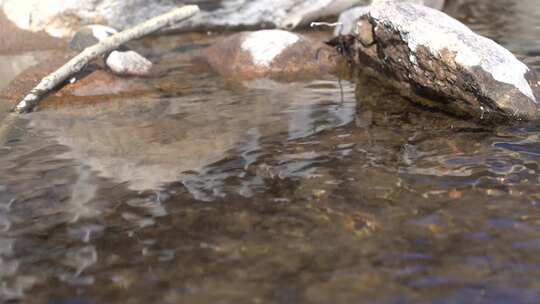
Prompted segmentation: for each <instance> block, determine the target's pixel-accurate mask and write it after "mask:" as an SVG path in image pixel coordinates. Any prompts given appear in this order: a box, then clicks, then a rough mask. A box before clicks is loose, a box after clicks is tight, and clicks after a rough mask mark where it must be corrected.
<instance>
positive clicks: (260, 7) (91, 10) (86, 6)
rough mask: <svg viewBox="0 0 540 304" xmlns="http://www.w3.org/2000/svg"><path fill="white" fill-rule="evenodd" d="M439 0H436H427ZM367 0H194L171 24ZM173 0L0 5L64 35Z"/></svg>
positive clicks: (312, 10)
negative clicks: (188, 14) (190, 10)
mask: <svg viewBox="0 0 540 304" xmlns="http://www.w3.org/2000/svg"><path fill="white" fill-rule="evenodd" d="M426 1H440V0H426ZM370 2H371V1H370V0H216V1H206V0H199V1H195V4H198V5H199V6H200V8H201V12H200V13H199V14H197V15H196V16H194V17H193V18H191V19H189V20H186V21H185V22H182V23H180V24H179V25H177V26H176V28H177V29H181V30H194V29H197V30H201V29H203V30H215V29H223V28H231V27H233V28H239V27H243V28H245V27H249V28H256V29H259V28H268V27H282V28H288V29H291V28H295V27H297V26H298V25H305V24H308V23H309V22H310V21H315V20H319V19H323V18H326V17H330V16H337V15H339V13H341V12H342V11H343V10H345V9H348V8H350V7H353V6H355V5H366V4H368V3H370ZM176 5H177V3H175V1H170V0H151V1H148V0H131V1H122V0H102V1H95V0H80V1H72V0H48V1H42V0H25V1H22V2H21V1H20V0H4V5H3V9H4V12H5V13H6V15H7V16H8V18H9V19H10V20H12V21H13V22H15V23H16V24H17V25H18V26H19V27H20V28H22V29H26V30H31V31H41V30H44V31H46V32H47V33H49V34H50V35H52V36H55V37H69V36H71V35H72V34H73V33H74V32H75V31H77V30H78V29H79V28H80V27H81V26H83V25H85V24H92V23H100V24H105V25H109V26H112V27H114V28H118V29H125V28H128V27H131V26H133V25H135V24H138V23H140V22H142V21H144V20H147V19H149V18H151V17H154V16H157V15H159V14H162V13H165V12H166V11H168V10H170V9H172V8H173V7H175V6H176Z"/></svg>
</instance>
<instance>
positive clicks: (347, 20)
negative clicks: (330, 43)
mask: <svg viewBox="0 0 540 304" xmlns="http://www.w3.org/2000/svg"><path fill="white" fill-rule="evenodd" d="M384 1H388V2H408V3H415V4H421V5H425V6H429V7H431V8H434V9H438V10H440V9H442V8H443V6H444V3H445V1H444V0H391V1H389V0H375V1H373V3H374V4H375V5H376V4H377V3H378V2H384ZM368 11H369V6H357V7H353V8H351V9H348V10H346V11H344V12H342V13H341V14H340V15H339V20H338V22H339V23H341V24H342V25H341V26H339V27H336V29H335V31H334V35H336V36H337V35H348V34H352V33H353V31H354V28H355V26H356V21H357V20H358V18H360V17H361V16H363V15H365V14H367V12H368Z"/></svg>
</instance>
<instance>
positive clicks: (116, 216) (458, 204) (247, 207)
mask: <svg viewBox="0 0 540 304" xmlns="http://www.w3.org/2000/svg"><path fill="white" fill-rule="evenodd" d="M536 2H537V1H536V0H515V1H510V0H497V1H493V0H483V1H476V0H474V1H473V0H470V1H460V3H459V5H453V6H450V7H448V8H447V10H448V12H449V13H450V14H452V15H454V16H456V17H458V18H459V19H461V20H463V21H464V22H466V23H467V24H469V25H470V26H471V27H472V28H473V29H475V30H476V31H478V32H480V33H482V34H484V35H486V36H489V37H491V38H493V39H495V40H497V41H498V42H500V43H502V44H503V45H505V46H506V47H508V48H509V49H511V50H512V51H514V52H515V53H516V54H518V56H520V58H523V60H525V61H526V62H527V63H528V64H529V65H531V66H532V67H534V68H536V69H540V40H539V37H540V6H538V5H537V3H536ZM175 39H177V40H175ZM212 39H214V38H212V37H207V38H205V39H204V41H203V42H201V41H197V40H196V39H192V40H190V39H184V38H178V37H170V36H169V37H167V36H166V37H160V38H153V39H151V40H146V41H144V42H143V43H141V45H140V46H139V47H140V48H141V49H144V50H145V52H146V54H148V55H150V56H151V57H152V58H153V59H154V60H155V61H156V62H158V64H159V65H161V66H163V67H170V68H169V69H168V72H167V73H166V74H164V75H163V76H162V77H159V78H156V79H151V80H149V81H148V87H149V88H152V89H148V90H146V91H145V92H144V93H141V94H138V95H135V96H129V97H121V98H118V97H115V96H102V97H101V98H103V100H104V101H106V100H108V102H102V103H97V104H94V105H90V106H80V105H79V106H74V107H62V108H59V109H44V110H42V111H38V112H35V113H33V114H30V115H27V116H25V118H24V119H20V120H18V121H17V122H16V124H15V126H14V127H12V128H11V129H10V131H9V132H8V134H6V138H5V139H4V140H5V143H4V144H3V145H2V146H1V147H0V300H1V301H8V300H9V301H14V302H21V303H55V304H56V303H66V304H67V303H70V304H75V303H77V304H80V303H84V304H87V303H88V304H90V303H201V304H204V303H331V302H334V303H441V304H442V303H501V304H502V303H505V304H506V303H539V302H540V191H539V190H538V189H539V186H540V178H539V176H540V175H539V174H540V125H539V124H538V123H529V124H524V125H517V126H500V127H488V126H481V125H475V124H472V123H469V122H465V121H461V120H459V119H454V118H452V117H449V116H447V115H444V114H441V113H435V112H430V111H427V110H425V109H420V108H418V107H415V106H411V105H410V103H409V102H408V101H407V100H404V99H402V98H401V97H399V95H397V93H396V92H394V91H392V90H388V89H385V88H383V87H381V85H380V84H378V83H377V82H374V81H373V80H371V79H368V78H365V77H359V78H358V79H357V80H355V81H354V82H353V81H351V80H340V79H337V78H335V77H321V79H317V80H313V81H309V82H297V83H296V82H293V83H290V82H289V83H280V82H275V81H271V80H258V81H250V82H232V81H229V80H227V79H224V78H223V77H222V76H220V75H218V74H216V73H214V72H212V71H211V70H210V69H208V68H207V67H205V66H203V65H201V64H200V63H198V62H197V61H196V60H192V57H193V56H195V55H196V54H197V53H198V52H200V50H201V49H202V48H203V47H205V46H206V45H207V44H208V43H210V42H211V41H212ZM175 41H182V44H180V43H175ZM186 41H188V42H186ZM189 41H191V42H189ZM38 53H39V52H38ZM16 55H17V56H28V57H29V58H35V56H36V53H22V54H16ZM13 56H15V55H10V56H0V67H2V69H4V68H3V65H2V61H4V64H6V66H10V67H12V65H9V64H8V63H9V62H12V61H13ZM28 60H30V61H31V60H34V59H28ZM28 60H26V59H25V60H24V61H25V62H28ZM7 69H8V68H6V70H7ZM1 85H2V83H1V82H0V86H1ZM3 107H5V106H3Z"/></svg>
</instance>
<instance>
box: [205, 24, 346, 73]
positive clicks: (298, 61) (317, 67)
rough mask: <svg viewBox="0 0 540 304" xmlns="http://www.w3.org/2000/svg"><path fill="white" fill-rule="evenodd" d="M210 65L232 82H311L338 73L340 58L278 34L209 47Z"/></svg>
mask: <svg viewBox="0 0 540 304" xmlns="http://www.w3.org/2000/svg"><path fill="white" fill-rule="evenodd" d="M205 57H206V59H207V61H208V62H209V63H210V65H211V66H212V67H213V68H214V69H216V70H217V71H218V72H220V73H221V74H223V75H226V76H230V77H235V78H244V79H246V78H247V79H249V78H259V77H287V78H288V77H299V78H312V77H313V76H314V75H317V76H318V75H321V74H328V73H331V72H334V71H335V70H336V69H337V66H338V63H339V60H340V58H339V56H338V54H337V52H336V51H335V50H334V49H332V48H331V47H329V46H327V45H325V44H323V43H322V42H318V41H315V40H313V39H311V38H308V37H305V36H302V35H299V34H296V33H290V32H286V31H281V30H263V31H256V32H242V33H238V34H235V35H233V36H231V37H228V38H226V39H224V40H223V41H221V42H218V43H216V44H214V45H212V46H210V47H209V48H208V49H207V50H206V53H205Z"/></svg>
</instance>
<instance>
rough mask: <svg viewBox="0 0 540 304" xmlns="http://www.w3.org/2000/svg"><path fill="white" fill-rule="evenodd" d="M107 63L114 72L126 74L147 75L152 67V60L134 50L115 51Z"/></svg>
mask: <svg viewBox="0 0 540 304" xmlns="http://www.w3.org/2000/svg"><path fill="white" fill-rule="evenodd" d="M106 63H107V67H108V68H109V69H111V71H113V73H115V74H117V75H126V76H127V75H131V76H147V75H149V74H150V69H151V68H152V62H150V61H149V60H148V59H146V58H144V57H143V56H141V55H139V54H138V53H137V52H134V51H125V52H121V51H113V52H111V53H110V54H109V56H108V57H107V61H106Z"/></svg>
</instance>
